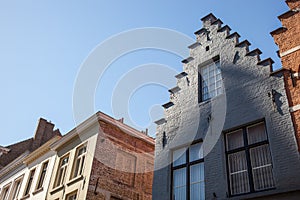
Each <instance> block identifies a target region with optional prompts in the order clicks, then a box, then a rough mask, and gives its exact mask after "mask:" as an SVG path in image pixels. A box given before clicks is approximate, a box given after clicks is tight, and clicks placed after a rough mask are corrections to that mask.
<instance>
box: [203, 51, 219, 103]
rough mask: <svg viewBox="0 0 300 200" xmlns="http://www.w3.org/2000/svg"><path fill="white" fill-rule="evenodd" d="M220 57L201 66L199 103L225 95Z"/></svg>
mask: <svg viewBox="0 0 300 200" xmlns="http://www.w3.org/2000/svg"><path fill="white" fill-rule="evenodd" d="M220 67H221V64H220V57H219V56H216V57H214V58H212V59H210V60H208V61H206V62H204V63H202V64H201V65H200V66H199V76H198V84H199V98H198V99H199V102H202V101H207V100H209V99H211V98H214V97H216V96H218V95H220V94H223V93H224V86H223V79H222V75H221V68H220Z"/></svg>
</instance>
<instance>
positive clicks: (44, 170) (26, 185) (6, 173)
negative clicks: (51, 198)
mask: <svg viewBox="0 0 300 200" xmlns="http://www.w3.org/2000/svg"><path fill="white" fill-rule="evenodd" d="M59 138H60V137H59V136H56V137H54V138H52V139H51V140H49V141H48V142H46V143H45V144H44V145H42V146H41V147H39V148H38V149H36V150H35V151H33V152H32V153H29V152H25V153H24V154H22V155H21V156H19V157H18V158H17V159H15V160H14V161H13V162H11V163H10V164H9V165H7V166H5V167H4V168H3V169H2V170H1V171H0V188H1V193H0V199H1V200H17V199H18V200H25V199H26V200H27V199H28V200H41V199H46V194H47V189H48V186H49V182H50V178H51V174H52V170H53V166H54V163H55V159H56V153H55V152H54V151H51V149H50V145H51V144H52V143H53V142H55V141H57V140H59Z"/></svg>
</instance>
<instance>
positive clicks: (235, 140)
mask: <svg viewBox="0 0 300 200" xmlns="http://www.w3.org/2000/svg"><path fill="white" fill-rule="evenodd" d="M226 142H227V150H228V151H229V150H232V149H236V148H239V147H243V146H244V138H243V130H242V129H240V130H237V131H234V132H231V133H228V134H226Z"/></svg>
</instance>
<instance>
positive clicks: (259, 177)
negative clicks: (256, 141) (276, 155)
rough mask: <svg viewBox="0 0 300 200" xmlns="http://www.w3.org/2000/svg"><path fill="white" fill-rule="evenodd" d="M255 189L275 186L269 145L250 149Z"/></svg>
mask: <svg viewBox="0 0 300 200" xmlns="http://www.w3.org/2000/svg"><path fill="white" fill-rule="evenodd" d="M250 158H251V164H252V172H253V181H254V189H255V190H256V191H257V190H264V189H268V188H272V187H274V186H275V184H274V179H273V172H272V161H271V154H270V150H269V145H267V144H266V145H262V146H259V147H255V148H253V149H250Z"/></svg>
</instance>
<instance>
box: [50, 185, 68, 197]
mask: <svg viewBox="0 0 300 200" xmlns="http://www.w3.org/2000/svg"><path fill="white" fill-rule="evenodd" d="M64 187H65V186H64V185H60V186H57V187H56V188H53V190H52V191H51V192H50V194H51V195H52V194H54V193H56V192H58V191H60V190H62V189H63V188H64Z"/></svg>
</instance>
